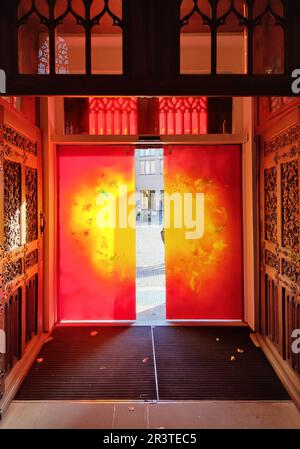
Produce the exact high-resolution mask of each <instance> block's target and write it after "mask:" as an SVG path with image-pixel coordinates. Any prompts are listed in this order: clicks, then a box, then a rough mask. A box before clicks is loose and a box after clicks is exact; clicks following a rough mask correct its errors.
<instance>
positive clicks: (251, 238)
mask: <svg viewBox="0 0 300 449" xmlns="http://www.w3.org/2000/svg"><path fill="white" fill-rule="evenodd" d="M254 101H255V99H254V98H253V97H234V98H233V133H232V134H207V135H183V136H178V135H177V136H175V135H174V136H161V140H155V141H152V142H151V141H149V140H148V139H145V140H143V139H142V136H138V135H136V136H90V135H65V134H64V99H63V97H42V98H41V126H42V128H43V130H44V132H43V149H44V213H45V216H46V217H47V226H46V229H45V234H44V248H45V249H44V254H45V260H44V331H46V332H47V331H50V330H51V329H52V328H53V327H54V326H55V325H56V324H58V313H57V312H58V311H57V299H58V298H57V286H58V272H57V266H58V264H57V261H58V251H57V181H58V180H57V147H58V146H59V145H72V146H76V145H78V146H80V145H90V146H91V145H97V146H99V145H112V146H114V145H123V144H126V145H133V146H134V147H138V146H143V145H147V146H151V144H153V145H156V147H157V145H161V146H165V145H170V144H174V145H176V144H177V145H180V144H188V145H218V144H219V145H220V144H222V145H226V144H228V145H229V144H237V145H241V151H242V196H243V250H244V251H243V253H244V255H243V262H244V264H243V265H244V267H243V273H244V276H243V281H244V317H243V321H241V322H231V321H226V322H225V321H221V322H220V321H209V322H208V321H203V320H201V321H194V320H184V321H176V322H174V323H173V322H170V324H172V323H173V324H175V325H176V324H179V323H180V324H184V323H186V324H187V325H193V324H195V325H223V326H224V325H229V326H245V325H248V326H249V327H250V328H251V329H252V330H256V329H257V325H258V323H257V319H256V316H257V307H258V303H259V301H258V298H259V275H257V270H258V271H259V263H258V260H259V251H258V252H257V245H259V242H258V240H257V239H258V237H259V236H258V235H256V234H257V233H256V232H255V225H256V223H257V214H256V189H255V180H256V177H257V172H258V169H257V157H256V151H255V150H256V145H255V141H254V119H253V117H254ZM76 324H77V323H76ZM78 324H80V323H78ZM84 324H85V323H83V325H84ZM103 324H104V323H103ZM106 324H118V325H122V324H123V325H128V324H133V323H132V322H120V321H118V322H113V323H108V322H106Z"/></svg>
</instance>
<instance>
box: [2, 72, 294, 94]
mask: <svg viewBox="0 0 300 449" xmlns="http://www.w3.org/2000/svg"><path fill="white" fill-rule="evenodd" d="M291 82H292V79H291V77H290V76H285V75H252V76H248V75H216V76H211V75H181V76H178V77H176V78H170V79H167V78H166V79H163V78H161V79H155V78H154V79H151V78H150V79H131V78H130V77H125V76H121V75H90V76H88V75H55V76H51V75H22V76H18V77H15V78H14V79H8V81H7V91H8V94H9V95H35V96H42V95H66V96H68V95H75V96H89V95H91V96H92V95H98V96H107V95H138V96H143V95H144V96H157V95H163V96H167V95H172V96H173V95H207V96H208V95H216V96H256V95H258V96H264V95H265V96H268V95H274V96H291V95H292V92H291Z"/></svg>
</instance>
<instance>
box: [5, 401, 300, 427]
mask: <svg viewBox="0 0 300 449" xmlns="http://www.w3.org/2000/svg"><path fill="white" fill-rule="evenodd" d="M30 428H31V429H32V428H33V429H46V428H48V429H66V428H67V429H139V428H141V429H249V428H251V429H279V428H285V429H300V413H299V412H298V411H297V409H296V407H295V405H294V404H293V403H292V402H289V401H288V402H206V401H203V402H186V403H96V402H94V403H87V402H80V403H78V402H77V403H76V402H75V403H74V402H72V403H71V402H70V403H63V402H52V403H51V402H49V403H47V402H42V403H37V402H13V403H12V404H11V406H10V408H9V410H8V412H7V413H6V415H5V416H4V418H3V420H2V421H1V422H0V429H30Z"/></svg>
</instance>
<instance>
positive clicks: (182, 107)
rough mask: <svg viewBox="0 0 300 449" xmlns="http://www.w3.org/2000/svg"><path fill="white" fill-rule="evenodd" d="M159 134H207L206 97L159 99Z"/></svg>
mask: <svg viewBox="0 0 300 449" xmlns="http://www.w3.org/2000/svg"><path fill="white" fill-rule="evenodd" d="M159 115H160V134H162V135H170V134H178V135H182V134H207V98H206V97H161V98H160V100H159Z"/></svg>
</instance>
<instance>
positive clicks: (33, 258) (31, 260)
mask: <svg viewBox="0 0 300 449" xmlns="http://www.w3.org/2000/svg"><path fill="white" fill-rule="evenodd" d="M38 261H39V252H38V250H37V249H35V250H34V251H31V253H29V254H27V255H26V258H25V269H26V270H28V269H29V268H31V267H33V266H34V265H37V263H38Z"/></svg>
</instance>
